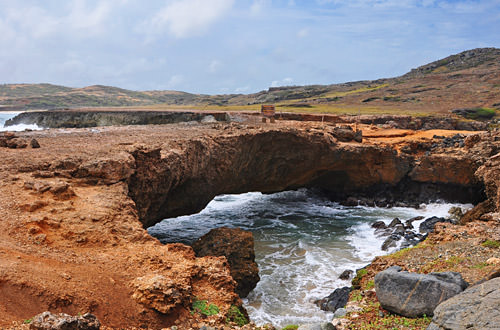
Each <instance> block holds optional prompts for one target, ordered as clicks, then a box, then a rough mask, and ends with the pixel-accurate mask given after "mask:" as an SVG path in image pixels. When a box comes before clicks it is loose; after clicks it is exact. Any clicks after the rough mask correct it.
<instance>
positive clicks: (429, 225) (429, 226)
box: [418, 217, 456, 234]
mask: <svg viewBox="0 0 500 330" xmlns="http://www.w3.org/2000/svg"><path fill="white" fill-rule="evenodd" d="M438 222H446V223H452V224H455V223H456V221H455V220H452V219H446V218H439V217H430V218H428V219H425V220H424V221H423V222H422V223H421V224H420V226H419V227H418V230H419V231H420V232H421V233H423V234H428V233H430V232H432V231H433V230H434V227H435V226H436V224H437V223H438Z"/></svg>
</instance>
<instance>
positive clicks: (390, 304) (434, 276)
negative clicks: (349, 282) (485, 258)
mask: <svg viewBox="0 0 500 330" xmlns="http://www.w3.org/2000/svg"><path fill="white" fill-rule="evenodd" d="M401 270H402V268H401V267H399V266H393V267H390V268H388V269H386V270H384V271H382V272H380V273H378V274H377V275H375V291H376V293H377V298H378V300H379V302H380V305H381V306H382V307H383V308H385V309H387V310H388V311H391V312H394V313H396V314H399V315H403V316H406V317H418V316H422V315H424V314H425V315H428V316H430V315H433V312H434V309H435V308H436V306H437V305H439V304H440V303H441V302H443V301H445V300H447V299H449V298H451V297H453V296H455V295H457V294H458V293H460V292H462V291H463V290H464V289H465V288H466V287H467V286H468V284H467V282H465V281H464V280H463V279H462V276H461V275H460V274H459V273H453V272H443V273H431V274H428V275H426V274H417V273H409V272H406V271H401Z"/></svg>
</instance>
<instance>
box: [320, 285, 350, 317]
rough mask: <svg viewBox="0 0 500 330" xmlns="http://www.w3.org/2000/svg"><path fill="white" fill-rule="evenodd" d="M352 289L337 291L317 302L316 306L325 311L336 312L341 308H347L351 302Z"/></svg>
mask: <svg viewBox="0 0 500 330" xmlns="http://www.w3.org/2000/svg"><path fill="white" fill-rule="evenodd" d="M350 292H351V288H350V287H347V286H345V287H343V288H339V289H335V291H333V292H332V293H331V294H330V295H329V296H327V297H325V298H323V299H320V300H317V301H315V304H316V305H318V306H319V308H321V309H322V310H324V311H329V312H335V311H336V310H337V309H339V308H343V307H345V305H346V304H347V301H348V300H349V293H350Z"/></svg>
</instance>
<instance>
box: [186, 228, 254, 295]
mask: <svg viewBox="0 0 500 330" xmlns="http://www.w3.org/2000/svg"><path fill="white" fill-rule="evenodd" d="M193 250H194V252H195V253H196V256H197V257H205V256H216V257H219V256H225V257H226V259H227V261H228V263H229V266H230V268H231V276H232V277H233V279H234V280H235V281H236V283H237V287H236V293H238V295H239V296H240V297H241V298H244V297H246V296H247V295H248V294H249V293H250V291H252V290H253V289H254V288H255V286H256V285H257V283H258V282H259V280H260V277H259V267H258V266H257V263H256V262H255V251H254V242H253V235H252V233H251V232H249V231H245V230H242V229H239V228H227V227H221V228H216V229H212V230H211V231H209V232H208V234H206V235H204V236H202V237H200V238H199V239H198V240H197V241H196V242H195V243H194V244H193Z"/></svg>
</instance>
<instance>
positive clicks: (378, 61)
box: [0, 0, 500, 94]
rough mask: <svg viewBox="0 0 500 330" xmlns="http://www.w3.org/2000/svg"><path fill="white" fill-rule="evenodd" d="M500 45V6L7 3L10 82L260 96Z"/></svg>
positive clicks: (1, 55)
mask: <svg viewBox="0 0 500 330" xmlns="http://www.w3.org/2000/svg"><path fill="white" fill-rule="evenodd" d="M478 47H496V48H500V0H449V1H441V0H349V1H346V0H309V1H301V0H147V1H144V0H98V1H97V0H95V1H94V0H38V1H37V0H0V83H52V84H57V85H64V86H69V87H84V86H89V85H96V84H99V85H109V86H116V87H121V88H126V89H132V90H182V91H186V92H191V93H204V94H229V93H252V92H257V91H260V90H265V89H267V88H269V87H275V86H290V85H306V84H332V83H342V82H348V81H357V80H369V79H378V78H387V77H395V76H398V75H402V74H404V73H406V72H408V71H409V70H410V69H412V68H415V67H418V66H420V65H423V64H426V63H429V62H431V61H434V60H438V59H440V58H443V57H446V56H449V55H451V54H456V53H459V52H461V51H464V50H467V49H472V48H478Z"/></svg>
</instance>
